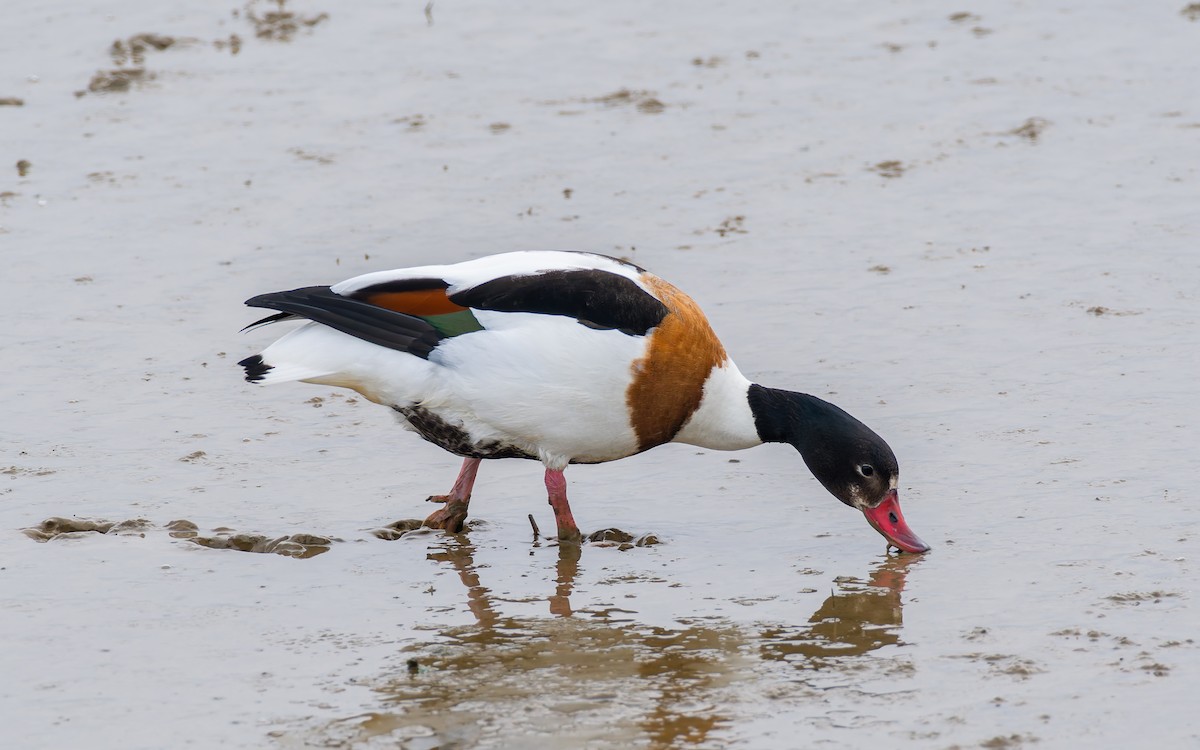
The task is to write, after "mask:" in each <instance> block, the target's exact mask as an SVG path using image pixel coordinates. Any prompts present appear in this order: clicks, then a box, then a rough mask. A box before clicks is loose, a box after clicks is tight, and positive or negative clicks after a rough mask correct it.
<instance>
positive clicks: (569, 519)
mask: <svg viewBox="0 0 1200 750" xmlns="http://www.w3.org/2000/svg"><path fill="white" fill-rule="evenodd" d="M546 493H547V494H548V495H549V496H550V507H551V508H553V509H554V520H555V522H556V523H557V524H558V538H559V539H560V540H561V541H564V542H575V543H578V542H579V541H580V540H582V539H583V534H580V533H579V527H578V526H576V525H575V517H574V516H572V515H571V506H570V504H569V503H568V502H567V478H566V477H564V476H563V473H562V471H555V470H553V469H546Z"/></svg>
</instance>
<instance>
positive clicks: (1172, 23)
mask: <svg viewBox="0 0 1200 750" xmlns="http://www.w3.org/2000/svg"><path fill="white" fill-rule="evenodd" d="M1194 6H1195V4H1194V3H1183V2H1181V3H1178V4H1177V5H1174V6H1162V7H1152V6H1146V7H1141V6H1139V7H1138V8H1136V9H1131V8H1130V7H1128V4H1127V3H1125V4H1121V3H1117V2H1115V1H1114V2H1099V3H1097V2H1091V3H1082V2H1069V3H1067V4H1066V5H1064V6H1061V7H1059V6H1055V7H1054V8H1049V7H1041V6H1037V5H1017V4H1013V3H1008V2H983V3H976V4H973V5H972V6H971V7H970V8H966V7H959V8H947V7H945V6H943V5H939V4H936V3H925V4H922V3H917V4H913V5H906V6H904V7H899V6H897V7H887V8H882V7H880V8H874V9H868V10H866V11H864V9H863V8H861V7H851V6H845V5H840V4H826V5H825V6H811V7H804V8H788V7H784V6H782V5H778V6H776V5H772V6H763V7H760V8H756V9H755V12H753V13H745V12H732V11H731V10H730V9H729V8H728V7H726V6H723V5H717V4H704V3H700V4H696V3H690V4H687V5H686V7H685V6H683V5H678V6H672V5H670V4H666V5H657V6H654V7H653V8H650V7H648V6H646V5H645V4H639V3H632V2H615V3H605V4H592V5H587V6H576V5H572V6H565V5H564V6H557V5H555V6H548V5H545V4H533V3H529V4H523V3H517V4H515V5H506V6H504V7H503V8H499V7H498V6H494V5H492V4H487V3H470V2H468V3H465V4H464V3H457V4H453V5H451V4H441V3H435V4H433V5H427V4H422V3H418V4H416V5H412V6H403V5H396V4H394V3H387V2H383V1H382V0H368V1H366V2H361V3H354V4H349V5H344V6H336V7H335V6H333V5H330V4H325V3H322V2H320V0H303V1H301V0H287V2H278V0H272V1H270V2H267V1H265V0H254V1H252V2H246V1H243V0H235V1H234V2H230V3H226V4H218V5H213V4H212V3H210V2H203V3H202V2H199V1H198V0H196V1H194V2H193V1H192V0H188V1H186V2H180V3H173V4H171V5H170V6H169V7H168V6H162V7H157V6H154V7H151V6H147V5H146V4H144V3H135V2H132V0H104V2H101V3H99V4H94V5H89V6H87V7H84V6H82V5H80V6H79V7H78V8H66V7H62V8H59V7H43V6H38V5H19V4H18V5H14V6H13V7H12V8H9V9H7V12H8V16H6V18H7V20H9V21H10V23H11V25H12V27H13V28H15V29H18V30H19V33H15V34H13V35H11V39H9V40H8V42H7V43H6V44H4V45H0V134H2V136H3V137H2V138H0V146H2V149H3V150H4V151H5V153H6V154H7V156H5V159H7V161H4V162H2V163H0V247H3V251H4V257H5V261H6V264H7V265H6V274H7V275H6V279H7V280H8V281H9V282H10V283H9V284H8V285H7V286H6V287H5V295H3V301H2V302H0V305H3V310H4V313H5V316H4V318H5V322H6V325H5V334H4V335H3V337H2V339H3V340H2V341H0V356H2V357H3V361H4V363H5V384H6V389H7V390H6V394H7V395H8V398H7V399H6V401H5V414H4V419H3V420H0V437H2V438H3V439H2V440H0V609H2V610H3V611H4V613H5V614H4V616H3V617H0V640H2V641H3V642H4V643H5V644H6V648H4V649H2V650H0V672H2V673H3V674H6V675H19V676H21V678H20V679H15V680H6V681H0V716H3V717H4V721H3V722H0V746H3V747H20V748H29V749H30V750H36V749H38V748H56V749H57V748H61V747H80V746H87V747H89V748H94V749H95V750H104V749H106V748H114V749H115V748H122V750H126V749H128V748H147V749H150V748H154V749H155V750H157V749H158V748H162V747H178V746H182V745H185V744H192V745H195V746H202V747H223V748H254V749H255V750H259V749H261V748H264V747H281V748H284V747H311V746H326V747H347V748H360V747H361V748H369V747H397V748H413V749H416V748H433V747H451V746H453V747H463V748H472V747H478V748H488V747H495V748H503V747H511V746H513V745H514V744H515V743H518V742H519V743H521V746H525V747H546V748H557V747H579V746H588V747H601V748H603V747H631V746H632V747H647V748H718V747H719V748H725V747H745V748H755V749H757V748H767V749H772V748H780V749H783V748H793V747H797V746H803V747H826V746H829V747H834V746H836V747H839V748H864V749H866V748H870V749H871V750H875V749H876V748H880V747H900V748H904V747H911V748H929V747H933V748H940V749H948V748H978V747H984V748H1006V749H1015V748H1060V747H1061V748H1075V747H1080V746H1095V747H1101V746H1110V745H1112V746H1116V745H1123V746H1130V747H1135V746H1141V745H1144V744H1146V743H1147V742H1150V743H1152V744H1154V745H1155V746H1157V747H1191V746H1195V745H1197V744H1198V743H1200V727H1198V726H1197V724H1196V722H1195V721H1194V720H1193V719H1192V716H1193V714H1194V709H1193V704H1194V702H1195V701H1194V692H1195V691H1194V690H1193V689H1192V688H1193V687H1194V686H1195V685H1196V684H1197V679H1198V677H1197V676H1198V675H1200V649H1198V648H1197V637H1196V631H1195V623H1196V622H1197V621H1200V614H1198V613H1197V610H1196V602H1197V597H1198V596H1200V587H1198V585H1197V583H1196V581H1197V580H1200V578H1198V577H1197V570H1196V556H1197V552H1196V550H1197V546H1196V545H1197V539H1198V538H1200V526H1198V521H1197V520H1196V518H1195V515H1194V514H1193V513H1191V512H1190V511H1189V509H1190V507H1191V505H1192V504H1194V502H1193V500H1192V498H1193V496H1194V491H1193V489H1192V486H1191V484H1192V482H1191V479H1190V475H1189V474H1188V472H1187V470H1186V467H1188V466H1190V465H1191V463H1193V462H1194V455H1193V454H1194V452H1195V451H1194V449H1195V446H1196V445H1197V444H1198V443H1200V438H1198V437H1197V435H1198V425H1200V403H1198V402H1197V400H1196V399H1195V377H1194V375H1193V372H1194V371H1195V363H1194V361H1193V360H1194V353H1195V351H1196V349H1197V346H1198V345H1200V344H1198V342H1200V328H1198V326H1200V322H1198V321H1200V316H1197V315H1196V311H1197V306H1198V305H1200V298H1198V296H1197V292H1196V290H1197V289H1200V267H1197V265H1196V263H1195V262H1194V259H1195V248H1196V243H1197V238H1200V224H1198V220H1197V212H1196V195H1197V181H1198V180H1200V175H1198V174H1197V172H1196V170H1195V169H1194V168H1193V165H1194V164H1196V163H1200V141H1197V133H1200V111H1198V110H1197V109H1196V106H1195V102H1198V101H1200V88H1198V87H1200V76H1197V75H1195V74H1194V73H1195V71H1194V70H1193V69H1192V67H1189V65H1190V63H1189V62H1188V61H1190V60H1192V59H1193V58H1194V50H1195V48H1196V38H1197V37H1196V35H1197V33H1200V12H1198V11H1197V10H1196V8H1195V7H1194ZM5 165H7V166H5ZM518 248H540V249H549V248H570V249H586V250H594V251H598V252H604V253H608V254H611V255H614V256H618V257H624V258H628V259H629V260H632V261H633V262H635V263H637V264H639V265H642V266H645V267H647V268H649V269H650V270H652V271H654V272H655V273H659V274H661V275H662V276H663V277H664V278H668V279H670V280H671V281H672V282H673V283H676V284H677V285H679V286H680V288H682V289H684V290H686V291H687V292H688V293H689V294H691V295H692V296H693V297H695V298H696V299H697V301H698V302H700V304H701V305H702V306H703V308H704V309H705V311H706V314H707V315H708V316H709V318H710V320H711V322H712V323H713V326H714V328H715V330H716V331H717V332H718V333H719V334H720V335H721V337H722V339H723V341H724V342H725V343H726V345H727V348H728V349H729V351H730V352H731V354H733V355H734V356H735V358H736V360H737V361H738V363H739V366H740V367H741V368H742V369H743V371H744V372H746V373H747V375H749V376H751V377H752V378H753V379H755V380H761V381H762V382H764V383H778V384H779V385H782V386H790V387H794V388H796V389H798V390H804V391H807V392H811V393H813V394H814V395H818V396H821V397H827V398H829V399H831V400H835V401H836V402H838V403H839V404H844V405H846V406H847V407H848V408H849V410H850V411H852V412H854V413H856V414H861V415H863V416H864V417H865V418H866V419H867V421H869V422H870V423H871V424H872V426H873V428H876V429H877V430H878V431H879V432H880V434H882V435H884V436H885V437H886V439H887V440H888V441H889V443H890V444H891V445H892V446H893V447H894V448H895V449H896V451H897V454H898V456H899V458H900V463H901V466H902V474H901V477H902V481H901V492H902V495H903V497H904V498H905V500H904V502H905V511H906V514H907V516H908V520H909V521H910V523H911V524H912V525H913V528H914V530H916V531H917V532H919V533H920V534H921V535H922V536H923V537H924V538H926V539H927V541H929V542H930V543H931V544H932V545H933V547H934V550H933V551H932V552H931V553H930V554H928V555H926V556H923V557H920V558H913V557H909V556H903V555H899V556H898V555H888V554H886V553H885V552H884V550H883V547H882V543H881V540H880V539H879V538H878V537H877V535H875V533H874V532H873V531H872V530H871V529H869V528H867V527H866V526H865V525H864V524H863V523H862V519H861V517H859V516H858V514H854V513H852V512H850V511H848V510H847V509H846V508H844V507H840V506H838V505H837V504H836V503H833V502H831V501H829V500H828V499H827V498H826V497H825V493H824V490H823V489H822V488H821V487H819V486H818V485H817V484H816V483H815V482H814V481H813V480H812V479H811V478H810V477H809V474H808V473H807V470H806V469H805V467H804V466H803V465H802V463H801V462H800V461H799V459H798V458H797V457H796V455H795V453H794V451H791V450H790V449H787V448H784V447H780V446H771V447H763V448H759V449H755V450H753V451H748V452H744V453H739V454H736V455H735V456H731V455H726V454H716V453H713V452H708V451H696V450H693V449H691V448H688V447H684V446H668V447H664V448H661V449H656V450H655V451H651V452H649V453H647V454H644V455H641V456H637V457H634V458H630V459H628V460H626V461H621V462H618V463H616V464H612V465H605V466H594V467H572V469H571V470H570V471H569V472H568V473H567V477H568V481H569V482H570V492H571V493H572V505H573V508H574V511H575V514H576V516H577V518H578V519H579V521H580V523H581V524H582V525H583V526H584V528H586V529H588V530H598V531H597V532H596V533H597V534H598V535H599V536H597V538H596V539H594V540H592V541H590V542H588V543H587V544H584V545H582V546H580V547H568V546H559V545H557V544H556V543H554V541H553V540H547V539H545V538H535V537H534V534H533V529H531V527H530V525H529V523H528V521H527V517H528V515H529V514H531V513H532V514H533V516H534V518H535V519H536V520H538V521H540V522H541V524H542V527H543V528H552V525H551V524H550V523H549V512H548V509H547V507H546V505H545V497H544V495H542V494H541V492H542V490H541V481H540V478H539V472H538V470H537V466H536V465H535V464H530V463H525V462H520V461H496V462H490V463H489V464H487V465H485V467H484V468H483V470H482V472H481V477H480V481H479V484H478V485H477V490H476V492H477V497H476V498H475V499H474V500H473V501H472V519H471V521H470V522H469V525H468V529H467V531H466V533H465V534H462V535H447V534H444V533H442V532H434V531H430V530H427V529H426V530H422V529H420V528H419V527H418V525H414V524H413V523H411V522H409V523H405V522H397V521H396V519H410V518H419V517H422V516H423V515H425V514H426V513H428V511H429V507H428V505H427V504H426V503H425V502H424V498H425V497H427V496H429V495H430V494H435V493H437V492H442V491H445V489H446V488H447V486H448V483H449V481H450V480H451V479H452V478H453V476H454V472H455V470H456V465H457V463H458V462H457V460H455V459H454V458H453V457H449V456H447V455H445V454H443V453H442V452H440V451H438V450H437V449H434V448H432V447H430V446H428V445H425V444H422V443H420V441H418V440H416V439H415V438H413V437H412V436H411V435H408V434H405V433H403V432H402V431H400V430H398V429H397V428H396V426H395V425H394V423H393V422H392V420H391V418H390V416H389V415H387V414H386V413H381V412H384V411H386V410H380V409H378V408H377V407H375V406H374V405H371V404H367V403H364V402H362V401H361V400H360V399H355V398H351V397H347V396H346V395H345V394H338V393H334V392H331V391H329V390H328V389H324V388H319V387H316V386H313V387H305V386H300V385H297V386H294V387H292V388H284V387H281V388H279V389H270V390H255V389H253V388H252V387H251V386H249V385H247V384H245V383H243V382H242V381H241V379H240V373H239V372H238V371H237V368H236V367H235V366H234V365H233V364H232V363H234V362H236V361H238V360H239V359H240V358H242V357H243V356H246V355H248V354H250V353H252V352H253V351H255V350H257V349H258V348H260V346H261V344H262V343H264V340H263V339H260V338H257V337H256V334H254V333H250V334H247V335H245V336H239V335H238V334H237V331H239V330H240V329H241V328H242V327H243V326H245V325H246V324H247V323H249V322H250V321H251V320H252V319H253V316H252V315H250V314H248V312H247V311H246V310H245V309H244V308H243V307H242V305H241V302H242V300H244V299H246V298H248V297H250V296H251V295H253V294H257V293H259V292H261V291H263V290H264V289H277V288H289V287H290V286H294V287H299V286H303V285H308V284H314V283H329V282H331V281H336V280H339V279H342V278H347V277H350V276H353V275H356V274H359V273H365V272H368V271H375V270H380V269H384V268H392V267H400V266H409V265H419V264H425V263H442V262H451V261H455V260H462V259H466V258H471V257H478V256H480V255H483V254H486V253H490V252H496V251H501V250H512V249H518ZM610 529H616V530H619V533H618V531H611V530H610ZM621 530H623V531H621ZM651 539H653V540H654V541H656V542H657V543H649V542H650V540H651ZM246 553H250V554H246ZM1131 716H1135V717H1137V719H1138V720H1137V721H1132V720H1130V718H1129V717H1131Z"/></svg>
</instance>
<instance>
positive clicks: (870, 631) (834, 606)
mask: <svg viewBox="0 0 1200 750" xmlns="http://www.w3.org/2000/svg"><path fill="white" fill-rule="evenodd" d="M920 560H921V557H920V556H917V555H895V556H891V555H889V556H888V558H887V559H886V560H884V561H883V562H881V563H878V564H877V565H875V566H874V567H873V568H872V569H871V572H870V574H869V575H868V576H867V579H866V580H865V581H864V580H861V579H858V578H838V579H836V580H835V581H834V585H835V586H836V587H837V588H836V589H835V590H834V591H833V592H832V593H831V594H830V595H829V598H827V599H826V600H825V602H824V603H823V604H822V605H821V607H820V608H819V609H817V611H816V612H814V613H813V615H812V617H809V618H808V624H807V625H803V626H792V625H779V626H773V627H769V628H767V629H765V630H763V631H762V633H761V634H760V637H761V638H762V644H761V646H760V651H761V653H762V655H763V657H764V658H767V659H781V660H784V661H789V662H793V663H795V664H796V665H797V666H799V667H804V668H812V669H820V668H821V667H824V666H826V665H828V664H829V663H830V660H831V659H836V658H839V657H847V656H861V655H862V654H865V653H868V652H870V651H874V650H876V649H878V648H882V647H884V646H891V645H895V644H897V643H899V642H900V626H901V625H902V624H903V623H904V617H903V610H902V601H901V598H900V592H901V591H903V590H904V581H905V578H906V577H907V576H908V571H909V568H910V567H912V566H913V565H915V564H917V563H918V562H919V561H920Z"/></svg>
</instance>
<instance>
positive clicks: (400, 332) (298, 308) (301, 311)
mask: <svg viewBox="0 0 1200 750" xmlns="http://www.w3.org/2000/svg"><path fill="white" fill-rule="evenodd" d="M246 304H247V305H249V306H250V307H265V308H267V309H269V310H279V311H281V312H284V313H288V314H290V315H296V316H299V317H301V318H307V319H309V320H311V321H313V322H316V323H320V324H322V325H327V326H329V327H330V328H333V329H335V330H338V331H341V332H342V333H346V334H349V335H351V336H354V337H355V338H360V339H362V340H363V341H369V342H370V343H372V344H378V345H379V346H386V347H387V348H389V349H395V350H397V351H401V352H407V353H408V354H414V355H416V356H418V357H421V358H422V359H429V353H430V352H432V351H433V348H434V347H435V346H437V345H438V342H439V341H441V339H442V335H441V334H440V333H438V332H437V329H435V328H434V327H433V326H431V325H430V324H429V323H428V322H426V321H425V320H422V319H421V318H418V317H416V316H414V315H406V314H405V313H401V312H396V311H395V310H388V309H387V308H384V307H379V306H378V305H372V304H371V303H369V302H363V301H361V300H356V299H351V298H350V297H343V296H341V295H340V294H335V293H333V292H332V291H331V290H330V289H329V287H327V286H306V287H302V288H300V289H292V290H291V291H287V292H271V293H269V294H260V295H258V296H257V297H251V298H250V299H248V300H246ZM271 317H272V318H273V317H275V316H271Z"/></svg>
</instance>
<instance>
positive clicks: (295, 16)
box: [246, 0, 329, 42]
mask: <svg viewBox="0 0 1200 750" xmlns="http://www.w3.org/2000/svg"><path fill="white" fill-rule="evenodd" d="M276 5H277V9H276V10H269V11H266V12H265V13H263V14H262V15H259V14H258V13H256V12H255V11H254V3H253V2H251V3H250V5H248V6H246V18H248V19H250V23H251V24H253V25H254V35H255V36H257V37H258V38H259V39H266V40H268V41H273V42H290V41H291V40H292V38H293V37H295V36H296V34H297V33H298V32H299V31H300V30H301V29H312V28H313V27H314V26H316V25H317V24H319V23H322V22H324V21H328V20H329V14H328V13H318V14H317V15H315V16H302V15H300V14H299V13H293V12H292V11H290V10H287V0H277V2H276Z"/></svg>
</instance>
